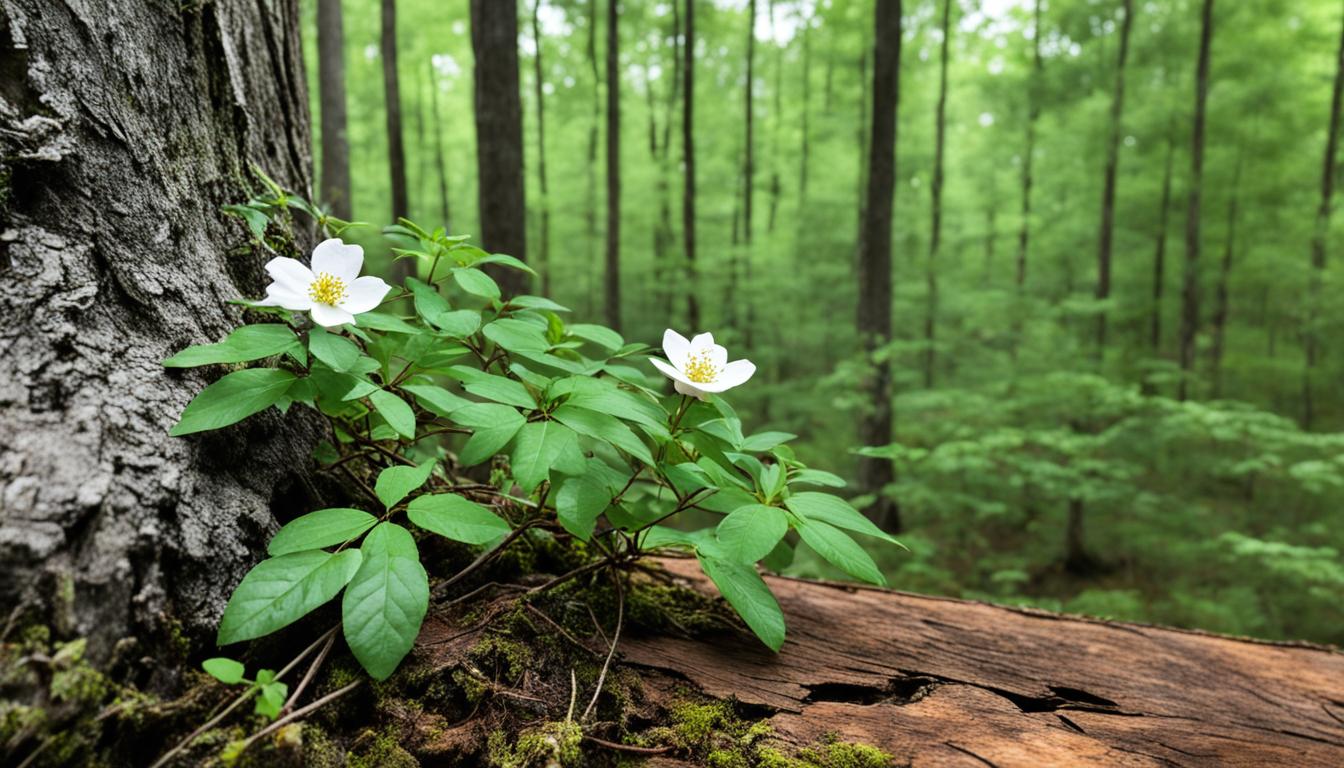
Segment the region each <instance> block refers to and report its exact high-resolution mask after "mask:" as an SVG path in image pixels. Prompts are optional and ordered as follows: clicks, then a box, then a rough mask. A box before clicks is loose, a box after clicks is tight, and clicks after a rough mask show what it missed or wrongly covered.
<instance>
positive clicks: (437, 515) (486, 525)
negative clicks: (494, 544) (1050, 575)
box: [406, 493, 511, 544]
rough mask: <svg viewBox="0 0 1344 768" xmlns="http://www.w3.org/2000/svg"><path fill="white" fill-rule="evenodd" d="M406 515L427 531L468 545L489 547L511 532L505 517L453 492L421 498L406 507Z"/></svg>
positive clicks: (415, 499)
mask: <svg viewBox="0 0 1344 768" xmlns="http://www.w3.org/2000/svg"><path fill="white" fill-rule="evenodd" d="M406 515H407V517H409V518H410V519H411V522H413V523H415V524H416V525H418V526H420V527H421V528H424V529H425V530H427V531H433V532H434V533H437V534H439V535H440V536H445V537H447V538H450V539H452V540H453V541H460V542H463V543H466V544H486V543H488V542H491V541H494V540H495V539H497V538H499V537H500V536H504V535H506V534H507V533H508V532H509V531H510V530H511V529H510V528H509V523H508V521H506V520H505V519H504V518H502V517H500V516H499V515H496V514H495V513H494V512H491V511H490V510H488V509H486V508H485V507H483V506H481V505H480V504H477V503H476V502H474V501H471V500H469V499H465V498H463V497H461V496H458V495H456V494H452V493H436V494H433V495H431V496H417V497H416V498H414V499H412V500H411V503H410V504H408V505H406Z"/></svg>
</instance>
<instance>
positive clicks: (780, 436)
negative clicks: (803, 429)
mask: <svg viewBox="0 0 1344 768" xmlns="http://www.w3.org/2000/svg"><path fill="white" fill-rule="evenodd" d="M795 437H798V436H797V435H795V434H791V433H789V432H761V433H759V434H755V435H752V436H751V437H748V438H747V439H745V440H743V441H742V450H744V451H754V452H756V453H765V452H766V451H768V450H770V449H771V448H774V447H775V446H777V445H779V444H781V443H787V442H788V441H790V440H792V439H794V438H795Z"/></svg>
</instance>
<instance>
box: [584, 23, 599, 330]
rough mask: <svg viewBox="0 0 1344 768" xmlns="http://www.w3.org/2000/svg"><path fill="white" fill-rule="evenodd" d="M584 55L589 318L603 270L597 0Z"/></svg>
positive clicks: (592, 315) (595, 302) (595, 306)
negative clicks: (589, 95)
mask: <svg viewBox="0 0 1344 768" xmlns="http://www.w3.org/2000/svg"><path fill="white" fill-rule="evenodd" d="M584 55H585V56H586V57H587V59H588V67H589V69H590V70H591V71H592V75H593V108H592V113H591V117H592V119H591V120H590V121H589V122H588V165H587V171H588V173H587V191H588V195H587V198H588V204H587V206H586V207H585V209H584V223H585V224H587V228H586V231H587V235H588V237H587V238H586V239H587V244H588V274H587V282H588V286H587V287H588V315H589V316H590V317H595V316H596V315H597V276H598V275H599V274H601V267H600V265H599V264H598V261H597V134H598V126H599V125H600V124H601V122H602V94H601V91H602V76H601V75H600V74H598V71H597V0H588V40H587V43H586V44H585V45H584Z"/></svg>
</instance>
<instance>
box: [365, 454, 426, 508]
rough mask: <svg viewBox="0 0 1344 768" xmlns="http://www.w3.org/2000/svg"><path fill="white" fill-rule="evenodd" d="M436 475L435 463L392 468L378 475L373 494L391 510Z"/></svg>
mask: <svg viewBox="0 0 1344 768" xmlns="http://www.w3.org/2000/svg"><path fill="white" fill-rule="evenodd" d="M433 473H434V461H433V460H432V459H431V460H430V461H426V462H425V463H423V464H421V465H420V466H418V467H406V466H399V465H398V466H391V467H388V468H387V469H384V470H383V471H382V472H379V473H378V479H377V480H376V481H375V482H374V484H373V492H374V493H375V494H377V495H378V500H379V501H381V502H383V506H385V507H387V508H388V509H391V508H392V507H395V506H396V505H397V502H399V501H401V500H402V499H404V498H406V497H407V496H409V495H410V493H411V491H414V490H415V489H416V488H419V487H420V486H422V485H424V484H425V481H426V480H428V479H429V476H430V475H431V474H433Z"/></svg>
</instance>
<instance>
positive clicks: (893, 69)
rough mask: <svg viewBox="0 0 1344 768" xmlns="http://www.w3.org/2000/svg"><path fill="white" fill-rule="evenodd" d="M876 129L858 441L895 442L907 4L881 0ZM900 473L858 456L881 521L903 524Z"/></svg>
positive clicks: (863, 288) (865, 237) (864, 244)
mask: <svg viewBox="0 0 1344 768" xmlns="http://www.w3.org/2000/svg"><path fill="white" fill-rule="evenodd" d="M874 31H875V33H876V34H875V36H874V38H873V39H874V44H873V131H872V140H871V142H870V144H869V146H870V150H869V153H868V166H869V171H868V193H867V199H866V203H865V205H864V209H863V227H862V229H861V230H860V232H859V271H858V278H859V285H858V288H859V304H858V318H857V320H858V333H859V337H860V339H861V341H862V344H863V349H864V350H865V352H866V353H867V355H868V361H869V363H870V365H872V373H871V378H870V379H869V380H868V381H867V382H866V383H865V384H866V389H867V396H868V399H869V410H868V411H867V412H866V413H861V414H860V416H859V429H858V437H859V444H860V445H869V446H875V445H886V444H887V443H890V442H891V428H892V413H891V396H892V391H891V363H890V362H888V361H887V360H886V359H885V357H884V358H881V359H878V357H877V355H876V354H875V353H876V352H877V350H878V349H880V348H881V347H883V346H885V345H886V344H887V343H889V342H890V341H891V219H892V206H893V202H894V200H895V194H896V112H897V106H898V104H899V101H900V66H901V3H900V0H892V1H891V2H882V3H878V4H877V7H876V10H875V12H874ZM894 479H895V473H894V471H893V467H892V463H891V462H890V461H889V460H887V459H877V458H870V457H864V458H861V459H860V460H859V489H860V490H861V491H862V492H863V493H874V494H877V501H875V502H874V503H873V505H872V506H871V507H869V510H868V512H869V514H870V515H872V516H873V519H874V520H875V521H876V522H877V523H878V524H879V525H881V526H882V527H883V528H885V529H886V530H889V531H897V530H900V525H901V520H900V510H899V509H898V508H897V506H896V503H895V502H894V501H893V500H892V499H891V498H890V497H888V496H886V495H885V494H884V493H883V492H882V491H883V489H884V488H885V486H887V485H888V484H890V483H891V482H892V481H893V480H894Z"/></svg>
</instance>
